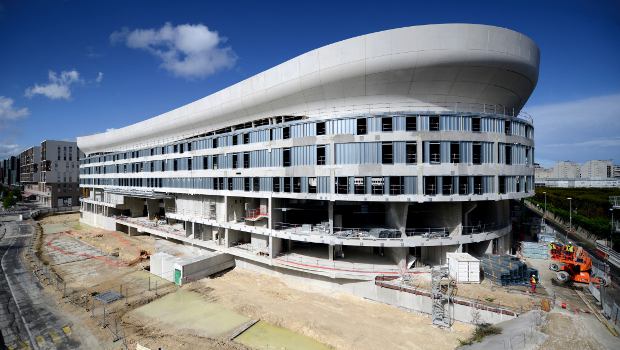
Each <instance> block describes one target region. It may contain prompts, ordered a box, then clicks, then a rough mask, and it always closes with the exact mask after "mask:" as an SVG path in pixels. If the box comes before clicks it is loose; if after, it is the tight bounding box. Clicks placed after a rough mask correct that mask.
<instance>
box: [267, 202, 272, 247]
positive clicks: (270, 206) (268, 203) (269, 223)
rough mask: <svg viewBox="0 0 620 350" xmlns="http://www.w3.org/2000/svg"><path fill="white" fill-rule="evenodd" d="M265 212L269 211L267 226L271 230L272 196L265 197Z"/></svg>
mask: <svg viewBox="0 0 620 350" xmlns="http://www.w3.org/2000/svg"><path fill="white" fill-rule="evenodd" d="M267 212H268V213H269V217H268V218H267V228H269V229H271V230H273V219H272V218H273V198H271V197H269V198H267ZM270 236H271V234H270ZM270 255H271V254H270Z"/></svg>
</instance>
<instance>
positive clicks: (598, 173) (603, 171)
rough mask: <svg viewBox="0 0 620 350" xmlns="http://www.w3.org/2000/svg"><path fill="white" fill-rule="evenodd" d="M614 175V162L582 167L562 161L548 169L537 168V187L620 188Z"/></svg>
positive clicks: (582, 165)
mask: <svg viewBox="0 0 620 350" xmlns="http://www.w3.org/2000/svg"><path fill="white" fill-rule="evenodd" d="M613 175H614V165H613V161H612V160H590V161H587V162H585V163H583V164H581V165H580V164H578V163H575V162H571V161H562V162H557V163H556V164H555V165H554V166H553V167H552V168H548V169H545V168H541V167H537V168H536V172H535V177H536V179H535V181H536V186H545V187H571V188H574V187H576V188H579V187H584V188H612V187H620V181H619V180H618V179H617V178H616V177H614V176H613Z"/></svg>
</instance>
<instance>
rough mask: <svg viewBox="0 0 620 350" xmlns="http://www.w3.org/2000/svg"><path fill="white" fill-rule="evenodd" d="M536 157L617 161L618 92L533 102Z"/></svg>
mask: <svg viewBox="0 0 620 350" xmlns="http://www.w3.org/2000/svg"><path fill="white" fill-rule="evenodd" d="M527 112H528V113H529V114H531V115H532V116H533V118H534V128H535V141H536V158H537V159H545V160H574V161H577V162H584V161H587V160H590V159H615V160H616V162H618V161H620V136H619V133H620V93H617V94H612V95H605V96H597V97H590V98H586V99H581V100H575V101H567V102H560V103H554V104H546V105H540V106H534V107H532V108H529V109H528V110H527Z"/></svg>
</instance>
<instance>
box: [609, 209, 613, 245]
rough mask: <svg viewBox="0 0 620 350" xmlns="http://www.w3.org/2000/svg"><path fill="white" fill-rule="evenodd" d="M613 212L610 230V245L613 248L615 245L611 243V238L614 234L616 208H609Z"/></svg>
mask: <svg viewBox="0 0 620 350" xmlns="http://www.w3.org/2000/svg"><path fill="white" fill-rule="evenodd" d="M609 211H610V212H611V231H609V247H610V248H611V247H612V246H613V245H612V244H611V238H612V237H613V236H614V208H613V207H611V208H609Z"/></svg>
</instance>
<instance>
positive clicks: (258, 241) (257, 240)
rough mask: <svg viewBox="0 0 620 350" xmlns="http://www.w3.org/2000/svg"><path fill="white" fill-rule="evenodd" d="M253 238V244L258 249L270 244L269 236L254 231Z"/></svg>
mask: <svg viewBox="0 0 620 350" xmlns="http://www.w3.org/2000/svg"><path fill="white" fill-rule="evenodd" d="M251 240H252V242H251V243H252V246H253V247H254V248H256V249H266V248H267V247H268V246H269V237H268V236H265V235H259V234H256V233H252V236H251Z"/></svg>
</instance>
